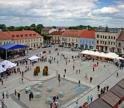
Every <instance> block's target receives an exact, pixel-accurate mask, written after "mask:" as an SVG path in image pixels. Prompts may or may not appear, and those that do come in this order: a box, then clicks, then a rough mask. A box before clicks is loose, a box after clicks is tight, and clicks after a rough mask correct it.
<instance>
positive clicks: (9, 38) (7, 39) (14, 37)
mask: <svg viewBox="0 0 124 108" xmlns="http://www.w3.org/2000/svg"><path fill="white" fill-rule="evenodd" d="M7 43H19V44H24V45H27V46H29V48H39V47H41V46H42V44H43V37H42V36H41V35H40V34H38V33H36V32H35V31H31V30H23V31H10V32H9V31H7V32H0V45H4V44H7Z"/></svg>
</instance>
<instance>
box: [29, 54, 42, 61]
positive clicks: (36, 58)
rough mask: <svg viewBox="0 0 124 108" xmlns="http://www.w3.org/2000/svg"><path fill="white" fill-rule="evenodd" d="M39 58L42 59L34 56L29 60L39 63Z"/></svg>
mask: <svg viewBox="0 0 124 108" xmlns="http://www.w3.org/2000/svg"><path fill="white" fill-rule="evenodd" d="M39 58H40V57H38V56H36V55H34V56H32V57H30V58H28V59H29V60H31V61H38V59H39Z"/></svg>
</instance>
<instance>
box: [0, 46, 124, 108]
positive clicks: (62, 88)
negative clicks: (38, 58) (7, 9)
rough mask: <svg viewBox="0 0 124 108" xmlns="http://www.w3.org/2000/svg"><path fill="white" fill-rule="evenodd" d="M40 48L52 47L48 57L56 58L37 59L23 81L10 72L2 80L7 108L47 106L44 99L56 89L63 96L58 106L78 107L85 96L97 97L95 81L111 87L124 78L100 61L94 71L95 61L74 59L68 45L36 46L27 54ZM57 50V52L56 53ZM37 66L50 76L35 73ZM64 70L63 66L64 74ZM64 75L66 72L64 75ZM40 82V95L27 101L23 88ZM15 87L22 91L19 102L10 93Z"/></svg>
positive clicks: (37, 51)
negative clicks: (56, 47) (63, 46)
mask: <svg viewBox="0 0 124 108" xmlns="http://www.w3.org/2000/svg"><path fill="white" fill-rule="evenodd" d="M43 50H46V51H49V50H51V53H50V54H47V58H48V59H49V58H50V57H55V61H52V63H51V64H50V63H49V62H38V63H36V64H35V65H34V66H31V70H30V71H28V72H26V73H24V82H23V83H22V82H21V75H20V74H13V75H11V76H9V77H8V78H7V79H5V80H4V85H1V86H0V93H2V92H3V91H4V92H9V94H11V96H10V98H9V99H5V103H6V105H7V107H8V108H25V107H27V108H40V107H41V106H42V107H41V108H49V105H48V103H47V102H46V101H47V99H48V98H49V97H51V96H54V95H58V94H59V92H61V93H63V95H64V96H63V97H62V98H60V100H59V104H60V107H63V108H78V106H79V105H81V104H83V103H84V102H86V101H87V96H90V95H92V96H93V100H94V99H96V98H97V88H96V86H97V85H98V84H100V86H101V87H104V86H109V87H112V86H113V85H115V84H116V83H117V82H118V81H119V80H121V79H122V78H124V77H123V76H124V70H123V69H121V70H120V69H119V68H117V67H116V66H115V65H114V64H113V63H106V62H100V61H99V65H98V67H96V68H95V71H93V70H92V66H93V64H96V63H97V61H94V62H93V61H92V60H89V61H82V60H81V59H80V58H75V60H74V61H73V60H72V56H77V55H78V54H79V52H76V51H73V52H72V51H71V50H70V49H68V48H59V50H58V51H55V48H54V47H53V48H46V49H39V50H36V51H32V52H30V53H29V54H28V55H27V57H29V56H31V55H34V54H39V53H40V52H41V51H43ZM58 52H59V55H57V53H58ZM61 54H63V55H65V57H66V58H67V60H68V62H67V64H66V61H65V59H64V58H63V56H61ZM13 61H14V60H13ZM69 61H70V62H69ZM57 62H58V63H57ZM36 66H40V67H41V69H43V67H44V66H48V72H49V75H48V76H43V75H42V70H41V72H40V74H39V75H38V76H34V75H33V71H34V68H35V67H36ZM73 66H74V69H73ZM20 68H21V70H23V71H24V69H25V66H24V65H21V66H20ZM64 69H66V74H65V72H64ZM77 70H80V72H77ZM117 72H118V73H119V77H116V74H117ZM58 74H60V76H61V78H62V80H61V83H60V85H59V83H58V80H57V75H58ZM63 75H65V78H64V77H63ZM86 76H87V78H86ZM90 77H92V78H93V80H92V82H90V80H89V78H90ZM79 80H80V83H81V86H80V87H78V86H79V85H78V82H79ZM41 82H42V83H43V85H42V87H41V88H40V92H41V97H40V98H38V99H34V100H32V101H31V102H29V99H28V95H27V94H25V88H26V87H29V86H31V87H32V88H38V87H36V86H38V84H39V83H41ZM15 89H16V90H18V91H21V101H20V102H18V100H17V99H16V97H14V94H13V93H14V90H15ZM48 89H51V91H50V92H49V91H48Z"/></svg>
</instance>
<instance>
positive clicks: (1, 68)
mask: <svg viewBox="0 0 124 108" xmlns="http://www.w3.org/2000/svg"><path fill="white" fill-rule="evenodd" d="M5 71H6V69H5V68H3V66H2V65H0V73H2V72H5Z"/></svg>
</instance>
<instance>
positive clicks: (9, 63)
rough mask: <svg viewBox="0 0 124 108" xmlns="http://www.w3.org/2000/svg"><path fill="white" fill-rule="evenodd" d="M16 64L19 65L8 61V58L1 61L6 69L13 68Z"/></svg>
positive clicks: (0, 64)
mask: <svg viewBox="0 0 124 108" xmlns="http://www.w3.org/2000/svg"><path fill="white" fill-rule="evenodd" d="M16 65H17V64H16V63H12V62H11V61H8V60H4V61H2V62H0V66H2V67H3V68H4V69H5V70H7V69H10V68H13V67H15V66H16Z"/></svg>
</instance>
